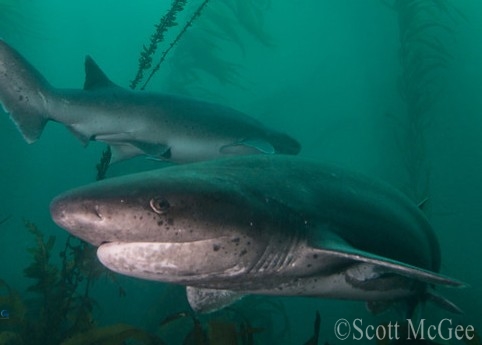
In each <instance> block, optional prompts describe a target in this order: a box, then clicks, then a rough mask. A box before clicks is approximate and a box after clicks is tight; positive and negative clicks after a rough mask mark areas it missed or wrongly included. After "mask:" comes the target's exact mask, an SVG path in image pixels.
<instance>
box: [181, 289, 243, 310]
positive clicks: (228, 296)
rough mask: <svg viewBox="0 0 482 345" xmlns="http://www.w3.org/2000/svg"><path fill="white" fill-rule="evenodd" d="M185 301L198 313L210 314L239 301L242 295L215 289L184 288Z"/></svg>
mask: <svg viewBox="0 0 482 345" xmlns="http://www.w3.org/2000/svg"><path fill="white" fill-rule="evenodd" d="M186 295H187V300H188V302H189V305H190V306H191V308H192V309H193V310H194V311H195V312H198V313H211V312H214V311H216V310H219V309H222V308H224V307H226V306H228V305H231V304H233V303H234V302H236V301H238V300H239V299H241V298H242V297H243V296H244V295H242V294H240V293H238V292H234V291H229V290H217V289H203V288H195V287H192V286H187V287H186Z"/></svg>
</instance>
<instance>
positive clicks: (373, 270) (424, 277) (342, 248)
mask: <svg viewBox="0 0 482 345" xmlns="http://www.w3.org/2000/svg"><path fill="white" fill-rule="evenodd" d="M310 245H311V246H313V247H314V248H318V249H319V250H320V251H321V252H322V253H323V254H324V255H326V254H330V255H332V256H333V257H339V258H345V259H349V260H352V261H354V262H359V263H366V264H367V265H356V266H354V268H353V269H349V270H347V273H348V275H347V276H348V277H351V278H352V279H354V281H357V280H358V281H363V280H367V281H368V280H374V279H378V278H379V277H381V276H383V275H387V274H396V275H399V276H402V277H407V278H410V279H414V280H418V281H421V282H424V283H427V284H437V285H446V286H455V287H462V286H465V284H464V283H462V282H460V281H458V280H455V279H452V278H449V277H447V276H444V275H442V274H438V273H435V272H432V271H429V270H426V269H423V268H419V267H415V266H412V265H409V264H406V263H403V262H400V261H397V260H393V259H389V258H386V257H383V256H379V255H376V254H372V253H368V252H365V251H363V250H359V249H356V248H354V247H352V246H351V245H350V244H348V243H347V242H346V241H344V240H343V239H341V238H339V237H338V236H337V235H335V234H330V235H329V236H327V237H326V238H324V239H323V240H322V241H316V242H315V243H310Z"/></svg>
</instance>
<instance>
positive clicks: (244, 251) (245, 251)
mask: <svg viewBox="0 0 482 345" xmlns="http://www.w3.org/2000/svg"><path fill="white" fill-rule="evenodd" d="M246 253H248V251H247V250H246V249H243V250H242V251H241V253H240V254H239V256H243V255H246Z"/></svg>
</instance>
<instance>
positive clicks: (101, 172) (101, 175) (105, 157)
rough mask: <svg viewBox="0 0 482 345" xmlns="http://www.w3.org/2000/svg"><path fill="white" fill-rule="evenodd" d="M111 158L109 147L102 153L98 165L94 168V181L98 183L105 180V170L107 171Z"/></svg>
mask: <svg viewBox="0 0 482 345" xmlns="http://www.w3.org/2000/svg"><path fill="white" fill-rule="evenodd" d="M111 158H112V150H111V148H110V146H107V148H106V149H105V150H104V151H102V157H101V158H100V161H99V163H97V165H96V166H95V168H96V169H97V176H96V177H95V179H96V181H100V180H103V179H105V175H106V174H107V170H108V169H109V164H110V160H111Z"/></svg>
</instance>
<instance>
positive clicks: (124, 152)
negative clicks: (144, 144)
mask: <svg viewBox="0 0 482 345" xmlns="http://www.w3.org/2000/svg"><path fill="white" fill-rule="evenodd" d="M110 148H111V150H112V157H111V159H110V164H112V163H116V162H120V161H122V160H124V159H129V158H132V157H135V156H138V155H140V154H142V151H141V150H139V149H138V148H137V147H135V146H132V145H130V144H115V145H110Z"/></svg>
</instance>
